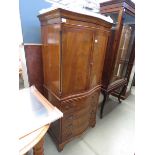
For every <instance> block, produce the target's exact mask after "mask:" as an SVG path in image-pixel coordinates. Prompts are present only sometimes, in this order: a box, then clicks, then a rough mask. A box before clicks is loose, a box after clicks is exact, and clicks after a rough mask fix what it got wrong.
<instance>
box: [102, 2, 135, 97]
mask: <svg viewBox="0 0 155 155" xmlns="http://www.w3.org/2000/svg"><path fill="white" fill-rule="evenodd" d="M100 13H101V14H103V15H106V16H110V17H111V18H112V19H113V21H114V25H113V28H112V29H113V31H114V35H113V36H112V37H113V43H112V45H113V46H112V47H111V51H110V52H111V56H110V57H111V58H108V60H109V61H110V62H111V63H110V66H111V69H110V73H109V72H108V71H107V73H106V74H108V78H107V76H106V77H105V76H103V87H104V86H105V83H104V81H107V80H108V79H109V81H108V84H111V83H113V82H115V81H117V80H120V79H123V78H126V79H127V83H128V84H127V86H126V88H125V89H124V91H123V93H122V96H121V98H122V99H125V98H127V96H128V95H129V94H130V91H131V84H132V82H130V81H132V78H133V75H134V73H132V72H134V67H133V65H134V58H135V4H134V3H133V2H132V1H131V0H110V1H107V2H103V3H100ZM108 67H109V66H107V67H106V68H108ZM106 70H107V69H106ZM106 74H104V75H106ZM109 74H110V75H109ZM105 78H106V79H105ZM120 91H121V89H118V90H116V91H115V92H114V93H112V94H113V95H114V96H118V95H119V94H120Z"/></svg>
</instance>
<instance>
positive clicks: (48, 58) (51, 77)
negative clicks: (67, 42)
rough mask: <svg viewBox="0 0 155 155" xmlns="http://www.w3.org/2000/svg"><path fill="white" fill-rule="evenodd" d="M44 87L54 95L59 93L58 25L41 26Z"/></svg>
mask: <svg viewBox="0 0 155 155" xmlns="http://www.w3.org/2000/svg"><path fill="white" fill-rule="evenodd" d="M42 42H43V50H42V57H43V72H44V86H45V88H47V89H48V90H50V91H51V92H54V93H55V94H56V95H59V92H60V30H59V25H57V26H56V25H46V26H42Z"/></svg>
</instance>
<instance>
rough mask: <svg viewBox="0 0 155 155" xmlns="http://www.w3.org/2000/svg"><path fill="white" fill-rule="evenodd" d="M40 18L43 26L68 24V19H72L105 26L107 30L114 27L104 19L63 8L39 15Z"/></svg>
mask: <svg viewBox="0 0 155 155" xmlns="http://www.w3.org/2000/svg"><path fill="white" fill-rule="evenodd" d="M38 18H39V20H40V22H41V25H47V24H56V23H57V24H60V23H66V22H67V21H66V19H71V20H76V21H81V22H87V23H92V24H94V26H96V25H100V26H104V27H105V28H111V26H112V24H111V23H109V22H107V21H105V20H103V19H100V18H97V17H93V16H89V15H85V14H80V13H76V12H72V11H68V10H64V9H61V8H58V9H55V10H52V11H49V12H46V13H44V14H40V15H38Z"/></svg>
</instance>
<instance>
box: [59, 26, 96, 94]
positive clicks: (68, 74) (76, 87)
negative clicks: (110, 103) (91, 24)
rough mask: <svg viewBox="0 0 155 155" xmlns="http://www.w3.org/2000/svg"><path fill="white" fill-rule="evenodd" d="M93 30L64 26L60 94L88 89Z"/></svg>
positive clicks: (75, 92)
mask: <svg viewBox="0 0 155 155" xmlns="http://www.w3.org/2000/svg"><path fill="white" fill-rule="evenodd" d="M92 41H93V31H91V30H88V29H85V28H84V27H81V28H78V27H77V26H75V27H74V26H72V27H71V26H70V27H67V26H64V28H63V32H62V96H68V95H74V94H77V93H82V92H85V91H87V90H88V89H89V81H90V79H89V78H90V56H91V50H92Z"/></svg>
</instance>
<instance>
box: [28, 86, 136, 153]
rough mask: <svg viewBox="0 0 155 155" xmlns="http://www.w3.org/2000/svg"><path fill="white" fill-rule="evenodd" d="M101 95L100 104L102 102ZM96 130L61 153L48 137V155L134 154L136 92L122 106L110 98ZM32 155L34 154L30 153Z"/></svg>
mask: <svg viewBox="0 0 155 155" xmlns="http://www.w3.org/2000/svg"><path fill="white" fill-rule="evenodd" d="M102 99H103V98H102V95H101V96H100V102H101V101H102ZM99 110H100V107H99V108H98V114H97V122H96V126H95V127H94V128H90V129H88V130H87V131H86V132H85V133H84V134H83V135H82V136H80V137H79V138H75V139H74V140H72V141H71V142H69V143H68V144H66V145H65V147H64V149H63V151H62V152H58V151H57V149H56V146H55V145H54V143H53V141H52V139H51V138H50V136H49V134H48V133H47V134H46V136H45V144H44V155H134V121H135V95H134V89H133V93H132V94H131V95H130V96H129V97H128V98H127V99H126V100H124V101H122V103H121V104H118V101H117V100H116V98H114V97H112V96H110V99H109V101H107V102H106V105H105V108H104V116H103V118H102V119H100V118H99ZM28 154H32V151H30V152H29V153H28Z"/></svg>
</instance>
